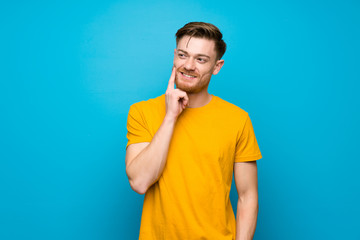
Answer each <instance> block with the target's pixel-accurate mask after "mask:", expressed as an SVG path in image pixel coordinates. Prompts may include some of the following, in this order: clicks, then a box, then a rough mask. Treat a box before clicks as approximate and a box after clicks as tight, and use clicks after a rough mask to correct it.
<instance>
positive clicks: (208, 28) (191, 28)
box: [175, 22, 226, 59]
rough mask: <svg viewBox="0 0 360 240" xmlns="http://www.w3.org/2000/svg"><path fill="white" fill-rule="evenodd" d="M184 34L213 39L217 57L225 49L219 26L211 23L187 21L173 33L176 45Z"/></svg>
mask: <svg viewBox="0 0 360 240" xmlns="http://www.w3.org/2000/svg"><path fill="white" fill-rule="evenodd" d="M184 36H190V37H197V38H205V39H208V40H213V41H214V42H215V51H216V53H217V58H218V59H221V58H222V56H223V55H224V53H225V51H226V43H225V42H224V40H223V39H222V37H223V35H222V33H221V32H220V30H219V28H217V27H216V26H215V25H213V24H211V23H205V22H189V23H187V24H185V25H184V26H183V27H182V28H180V29H179V30H178V31H177V32H176V34H175V37H176V45H178V43H179V41H180V39H181V38H182V37H184Z"/></svg>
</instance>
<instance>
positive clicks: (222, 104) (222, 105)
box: [213, 96, 249, 119]
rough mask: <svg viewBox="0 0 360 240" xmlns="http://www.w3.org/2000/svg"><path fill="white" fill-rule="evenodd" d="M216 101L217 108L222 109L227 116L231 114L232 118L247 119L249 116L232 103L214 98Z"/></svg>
mask: <svg viewBox="0 0 360 240" xmlns="http://www.w3.org/2000/svg"><path fill="white" fill-rule="evenodd" d="M213 97H214V98H215V99H214V100H215V104H216V108H218V109H221V111H222V112H224V113H225V114H229V115H231V116H232V117H239V118H245V119H246V118H247V117H248V116H249V114H248V113H247V112H246V111H245V110H243V109H242V108H240V107H238V106H236V105H235V104H233V103H230V102H228V101H226V100H224V99H222V98H220V97H218V96H213Z"/></svg>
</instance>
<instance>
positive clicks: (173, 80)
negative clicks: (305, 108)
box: [167, 67, 176, 90]
mask: <svg viewBox="0 0 360 240" xmlns="http://www.w3.org/2000/svg"><path fill="white" fill-rule="evenodd" d="M175 73H176V69H175V67H173V69H172V72H171V76H170V79H169V83H168V87H167V89H168V90H173V89H175V87H174V84H175Z"/></svg>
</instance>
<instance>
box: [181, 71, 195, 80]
mask: <svg viewBox="0 0 360 240" xmlns="http://www.w3.org/2000/svg"><path fill="white" fill-rule="evenodd" d="M180 74H181V76H183V77H184V78H186V79H194V78H196V77H197V76H196V75H192V74H188V73H185V72H180Z"/></svg>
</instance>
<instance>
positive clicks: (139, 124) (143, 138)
mask: <svg viewBox="0 0 360 240" xmlns="http://www.w3.org/2000/svg"><path fill="white" fill-rule="evenodd" d="M126 137H127V139H128V142H127V145H126V147H128V146H129V145H130V144H133V143H140V142H151V140H152V136H151V134H150V132H149V130H148V127H147V124H146V121H145V117H144V115H143V114H142V113H141V112H140V110H139V109H138V107H137V106H136V105H132V106H131V107H130V110H129V114H128V119H127V135H126Z"/></svg>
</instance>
